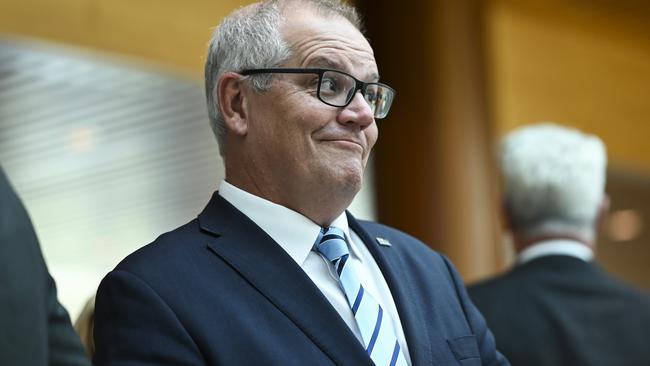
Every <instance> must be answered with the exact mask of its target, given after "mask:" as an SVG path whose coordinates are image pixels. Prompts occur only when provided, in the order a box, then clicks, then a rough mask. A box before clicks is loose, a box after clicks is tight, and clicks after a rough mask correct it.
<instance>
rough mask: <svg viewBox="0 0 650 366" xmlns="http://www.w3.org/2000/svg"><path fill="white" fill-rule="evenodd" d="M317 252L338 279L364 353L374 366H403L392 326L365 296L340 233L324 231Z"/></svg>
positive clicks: (402, 356)
mask: <svg viewBox="0 0 650 366" xmlns="http://www.w3.org/2000/svg"><path fill="white" fill-rule="evenodd" d="M316 249H317V250H318V251H319V252H320V253H321V254H322V255H323V256H324V257H325V258H326V259H327V260H328V261H330V262H332V264H333V265H334V268H335V269H336V273H337V274H338V276H339V285H340V286H341V288H342V289H343V292H344V293H345V296H346V297H347V299H348V303H349V304H350V307H351V308H352V313H353V314H354V319H355V320H356V322H357V325H358V326H359V330H360V331H361V338H363V342H364V346H365V348H366V352H368V355H369V356H370V358H371V359H372V361H373V362H374V363H375V365H377V366H383V365H391V366H392V365H404V366H406V365H407V364H406V359H405V358H404V355H403V354H402V351H401V349H400V346H399V343H398V342H397V337H396V336H395V329H394V328H393V322H392V320H391V319H390V316H389V315H388V314H387V313H384V310H383V309H382V308H381V305H379V303H377V301H376V300H375V299H373V297H372V296H371V295H370V293H368V292H366V291H365V290H364V288H363V285H362V284H361V282H360V281H359V278H358V276H357V273H356V271H355V269H354V265H353V263H352V262H348V258H349V257H350V252H349V251H348V243H347V241H346V240H345V234H344V233H343V230H341V229H339V228H335V227H331V228H323V236H322V237H321V239H320V241H319V242H318V243H317V244H316Z"/></svg>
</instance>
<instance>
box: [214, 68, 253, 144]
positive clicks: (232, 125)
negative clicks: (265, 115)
mask: <svg viewBox="0 0 650 366" xmlns="http://www.w3.org/2000/svg"><path fill="white" fill-rule="evenodd" d="M243 88H244V81H243V80H242V79H241V75H239V74H237V73H235V72H225V73H223V74H222V75H221V77H220V78H219V83H218V85H217V91H218V94H217V95H218V98H219V110H220V111H221V115H222V116H223V120H224V122H225V124H226V128H227V129H228V130H229V131H230V132H232V133H234V134H236V135H241V136H245V135H246V133H247V131H248V110H247V104H246V98H245V96H244V90H243Z"/></svg>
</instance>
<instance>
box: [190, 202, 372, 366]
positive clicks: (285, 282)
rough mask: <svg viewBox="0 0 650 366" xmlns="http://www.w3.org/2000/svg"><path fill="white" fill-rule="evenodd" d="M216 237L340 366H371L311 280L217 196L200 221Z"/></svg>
mask: <svg viewBox="0 0 650 366" xmlns="http://www.w3.org/2000/svg"><path fill="white" fill-rule="evenodd" d="M199 222H200V225H201V228H202V229H203V230H204V231H206V232H208V233H209V234H211V235H213V236H214V237H215V238H214V240H212V241H210V243H209V244H208V247H209V249H210V250H211V251H212V252H214V254H216V255H218V256H219V257H221V258H222V259H223V260H224V261H226V262H227V263H228V264H230V265H231V266H232V267H233V268H234V269H235V270H237V271H238V272H239V273H240V274H241V276H242V277H244V278H246V280H247V281H248V282H249V283H251V285H253V286H254V287H255V288H256V289H257V290H258V291H259V292H260V293H261V294H262V295H263V296H264V297H266V298H267V299H268V300H269V301H270V302H271V303H273V304H274V305H275V306H276V307H277V308H278V309H279V310H280V311H281V312H282V313H283V314H285V315H286V316H287V317H288V318H290V319H291V321H293V322H294V323H295V324H296V326H298V328H300V329H301V330H302V331H303V332H304V333H305V334H306V335H307V336H308V337H309V338H310V339H311V340H312V341H313V342H314V343H315V344H316V345H317V346H318V347H319V348H320V349H321V350H322V351H323V352H324V353H325V354H327V355H328V356H329V357H330V358H331V359H332V361H334V362H335V363H336V364H358V365H363V364H369V363H370V358H369V357H368V356H367V355H366V352H365V350H364V349H363V347H362V346H361V344H360V343H359V341H358V340H357V338H356V337H355V336H354V334H353V333H352V331H351V330H350V329H349V328H348V326H347V325H346V324H345V322H344V321H343V319H341V317H340V316H339V314H338V313H337V312H336V310H335V309H334V308H333V307H332V306H331V305H330V303H329V301H328V300H327V298H325V296H324V295H323V294H322V293H321V292H320V290H319V289H318V288H317V287H316V285H314V283H313V282H312V281H311V279H310V278H309V277H308V276H307V274H306V273H305V272H304V271H303V270H302V268H300V266H298V265H297V264H296V263H295V261H293V259H291V257H290V256H289V255H288V254H287V253H286V252H285V251H284V250H283V249H282V248H281V247H280V246H279V245H278V244H277V243H276V242H275V241H274V240H273V239H271V237H269V236H268V235H267V234H266V233H265V232H264V231H263V230H262V229H260V228H259V227H258V226H257V225H255V223H253V222H252V221H251V220H250V219H249V218H248V217H247V216H245V215H244V214H242V213H241V212H240V211H238V210H237V209H236V208H235V207H233V206H232V205H231V204H230V203H228V202H227V201H226V200H224V199H223V198H221V196H219V195H218V193H215V194H214V195H213V197H212V200H211V201H210V203H209V204H208V206H207V207H206V208H205V210H204V211H203V212H202V213H201V214H200V215H199Z"/></svg>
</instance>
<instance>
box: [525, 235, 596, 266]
mask: <svg viewBox="0 0 650 366" xmlns="http://www.w3.org/2000/svg"><path fill="white" fill-rule="evenodd" d="M547 255H567V256H571V257H575V258H579V259H582V260H583V261H585V262H589V261H591V260H593V258H594V252H593V250H591V248H589V247H588V246H586V245H585V244H582V243H580V242H577V241H574V240H566V239H562V240H544V241H540V242H537V243H535V244H533V245H531V246H529V247H528V248H526V249H524V250H523V251H521V253H519V255H518V256H517V263H518V264H524V263H526V262H530V261H531V260H533V259H535V258H539V257H544V256H547Z"/></svg>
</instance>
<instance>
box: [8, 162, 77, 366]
mask: <svg viewBox="0 0 650 366" xmlns="http://www.w3.org/2000/svg"><path fill="white" fill-rule="evenodd" d="M0 365H7V366H13V365H16V366H23V365H29V366H32V365H62V366H74V365H90V362H89V361H88V360H87V359H86V357H85V355H84V351H83V348H82V347H81V343H80V342H79V337H78V336H77V334H76V333H75V332H74V329H73V328H72V324H70V318H69V316H68V312H67V311H66V310H65V309H64V308H63V306H61V304H60V303H59V301H58V300H57V297H56V285H55V284H54V280H53V279H52V277H51V276H50V274H49V273H48V271H47V267H46V265H45V261H44V260H43V255H42V254H41V249H40V246H39V244H38V240H37V238H36V233H35V232H34V228H33V227H32V224H31V221H30V219H29V216H28V215H27V212H26V211H25V208H24V207H23V205H22V203H21V202H20V200H19V198H18V196H17V195H16V193H15V192H14V191H13V189H12V187H11V185H10V184H9V181H8V180H7V177H6V176H5V174H4V172H3V171H2V168H0Z"/></svg>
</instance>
